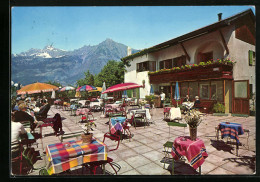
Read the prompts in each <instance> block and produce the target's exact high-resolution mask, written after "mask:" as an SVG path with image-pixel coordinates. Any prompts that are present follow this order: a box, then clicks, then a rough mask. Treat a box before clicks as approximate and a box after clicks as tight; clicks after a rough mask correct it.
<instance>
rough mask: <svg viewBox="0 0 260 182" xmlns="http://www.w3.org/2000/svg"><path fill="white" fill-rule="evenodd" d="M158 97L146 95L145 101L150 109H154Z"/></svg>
mask: <svg viewBox="0 0 260 182" xmlns="http://www.w3.org/2000/svg"><path fill="white" fill-rule="evenodd" d="M155 99H156V97H155V96H154V95H146V96H145V100H146V101H147V102H148V104H150V107H151V108H153V104H154V101H155Z"/></svg>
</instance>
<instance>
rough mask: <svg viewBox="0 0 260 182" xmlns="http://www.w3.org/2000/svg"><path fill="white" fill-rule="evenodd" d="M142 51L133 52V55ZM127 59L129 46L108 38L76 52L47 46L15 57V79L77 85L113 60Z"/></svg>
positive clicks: (25, 81) (13, 77)
mask: <svg viewBox="0 0 260 182" xmlns="http://www.w3.org/2000/svg"><path fill="white" fill-rule="evenodd" d="M138 51H139V50H136V49H132V53H135V52H138ZM125 56H127V46H126V45H124V44H122V43H117V42H115V41H113V40H112V39H106V40H105V41H103V42H101V43H100V44H98V45H94V46H90V45H88V46H87V45H85V46H83V47H81V48H79V49H75V50H73V51H65V50H62V49H58V48H55V47H53V46H52V45H48V46H45V47H44V48H43V49H34V48H31V49H29V50H28V51H25V52H21V53H19V54H12V55H11V73H12V74H11V79H12V81H14V82H15V83H17V82H20V83H21V84H22V85H27V84H30V83H33V82H36V81H38V82H46V81H57V82H59V83H61V84H62V85H68V84H72V85H74V84H75V83H76V81H77V80H79V79H81V78H84V72H86V71H87V70H89V71H90V73H91V74H98V73H99V72H100V71H101V69H102V68H103V67H104V66H105V65H106V64H107V62H108V61H109V60H116V61H120V58H122V57H125Z"/></svg>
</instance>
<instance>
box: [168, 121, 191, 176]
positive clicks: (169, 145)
mask: <svg viewBox="0 0 260 182" xmlns="http://www.w3.org/2000/svg"><path fill="white" fill-rule="evenodd" d="M167 124H168V126H169V138H170V129H171V126H176V127H183V128H184V133H185V128H186V127H187V124H186V123H178V122H167ZM172 145H173V142H172V141H167V142H166V143H164V144H163V148H164V151H163V152H164V165H163V168H164V169H165V159H166V158H167V157H168V158H170V153H171V152H170V150H171V148H172ZM172 160H173V161H172V164H174V159H172ZM173 170H174V166H173V165H172V174H173Z"/></svg>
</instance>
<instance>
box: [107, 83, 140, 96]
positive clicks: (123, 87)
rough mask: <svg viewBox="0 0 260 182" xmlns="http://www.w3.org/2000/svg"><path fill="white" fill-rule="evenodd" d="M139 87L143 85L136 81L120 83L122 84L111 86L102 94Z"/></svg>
mask: <svg viewBox="0 0 260 182" xmlns="http://www.w3.org/2000/svg"><path fill="white" fill-rule="evenodd" d="M139 87H142V85H138V84H136V83H120V84H117V85H113V86H111V87H109V88H108V89H107V90H106V91H104V92H102V94H105V93H110V92H117V91H123V90H130V89H135V88H139Z"/></svg>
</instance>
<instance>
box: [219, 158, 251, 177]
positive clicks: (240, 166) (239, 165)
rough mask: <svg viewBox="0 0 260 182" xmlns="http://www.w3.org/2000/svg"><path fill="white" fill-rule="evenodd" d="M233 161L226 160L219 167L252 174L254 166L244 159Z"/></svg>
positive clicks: (236, 172) (237, 172)
mask: <svg viewBox="0 0 260 182" xmlns="http://www.w3.org/2000/svg"><path fill="white" fill-rule="evenodd" d="M234 161H235V162H227V163H225V164H223V165H222V166H221V167H222V168H224V169H226V170H228V171H231V172H233V173H235V174H253V173H254V171H255V168H253V169H252V168H251V167H250V165H249V164H248V163H247V162H248V161H247V162H245V161H241V160H239V159H238V160H234Z"/></svg>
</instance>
